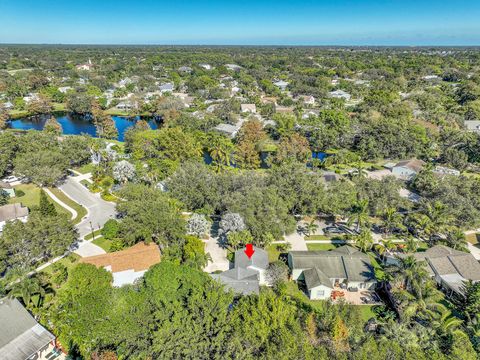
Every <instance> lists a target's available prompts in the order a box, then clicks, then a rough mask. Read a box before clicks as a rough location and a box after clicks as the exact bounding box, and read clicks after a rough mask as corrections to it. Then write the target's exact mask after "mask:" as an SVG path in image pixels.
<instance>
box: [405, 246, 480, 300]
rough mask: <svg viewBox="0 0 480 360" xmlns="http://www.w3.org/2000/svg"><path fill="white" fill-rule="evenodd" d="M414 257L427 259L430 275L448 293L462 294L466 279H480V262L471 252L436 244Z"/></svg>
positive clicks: (421, 259) (422, 259)
mask: <svg viewBox="0 0 480 360" xmlns="http://www.w3.org/2000/svg"><path fill="white" fill-rule="evenodd" d="M414 257H415V258H416V259H417V260H419V261H425V263H426V265H427V271H428V273H429V274H430V276H431V277H432V278H434V279H435V281H436V282H437V284H438V285H439V286H440V287H442V288H443V289H444V290H445V291H446V293H447V294H448V295H452V294H454V293H455V294H457V295H462V294H463V286H464V283H465V282H466V281H469V280H471V281H473V282H477V281H480V263H479V262H478V261H477V260H476V259H475V258H474V257H473V255H472V254H471V253H467V252H463V251H459V250H455V249H452V248H449V247H447V246H444V245H436V246H434V247H431V248H430V249H428V250H427V251H424V252H417V253H415V254H414Z"/></svg>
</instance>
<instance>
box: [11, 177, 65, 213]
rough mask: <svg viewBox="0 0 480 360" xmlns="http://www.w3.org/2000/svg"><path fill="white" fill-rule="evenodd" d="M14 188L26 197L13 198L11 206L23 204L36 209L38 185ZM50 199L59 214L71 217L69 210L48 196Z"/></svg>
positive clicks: (38, 199)
mask: <svg viewBox="0 0 480 360" xmlns="http://www.w3.org/2000/svg"><path fill="white" fill-rule="evenodd" d="M14 188H15V193H17V192H18V191H22V192H23V193H24V194H25V195H22V196H15V197H14V198H11V199H10V200H9V202H10V204H14V203H21V204H22V205H23V206H26V207H28V208H29V209H32V208H33V207H36V206H38V205H39V203H40V188H39V187H38V186H37V185H34V184H20V185H16V186H14ZM47 196H48V194H47ZM48 198H49V200H50V201H51V202H52V203H53V204H54V205H55V209H56V210H57V212H58V213H59V214H66V215H68V216H69V217H70V216H71V213H70V212H69V211H68V210H66V209H64V208H63V207H62V206H60V205H59V204H57V202H55V201H53V199H52V198H50V196H48Z"/></svg>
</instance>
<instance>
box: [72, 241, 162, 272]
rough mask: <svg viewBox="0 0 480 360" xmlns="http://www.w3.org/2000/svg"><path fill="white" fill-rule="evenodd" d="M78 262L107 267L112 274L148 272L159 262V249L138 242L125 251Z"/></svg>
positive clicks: (87, 258) (152, 245) (151, 244)
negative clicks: (126, 271) (130, 271)
mask: <svg viewBox="0 0 480 360" xmlns="http://www.w3.org/2000/svg"><path fill="white" fill-rule="evenodd" d="M80 262H82V263H86V264H92V265H95V266H97V267H109V268H110V270H111V271H112V273H116V272H120V271H125V270H134V271H135V272H138V271H143V270H148V269H149V268H150V267H151V266H153V265H155V264H157V263H159V262H160V249H159V248H158V246H157V245H156V244H154V243H150V244H148V245H146V244H145V243H143V242H140V243H138V244H136V245H134V246H132V247H131V248H128V249H126V250H122V251H116V252H113V253H108V254H103V255H96V256H89V257H84V258H82V259H80Z"/></svg>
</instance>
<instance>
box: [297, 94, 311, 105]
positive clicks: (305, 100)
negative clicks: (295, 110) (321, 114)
mask: <svg viewBox="0 0 480 360" xmlns="http://www.w3.org/2000/svg"><path fill="white" fill-rule="evenodd" d="M298 100H299V101H301V102H303V103H304V104H305V105H315V98H314V97H313V96H312V95H300V96H299V97H298Z"/></svg>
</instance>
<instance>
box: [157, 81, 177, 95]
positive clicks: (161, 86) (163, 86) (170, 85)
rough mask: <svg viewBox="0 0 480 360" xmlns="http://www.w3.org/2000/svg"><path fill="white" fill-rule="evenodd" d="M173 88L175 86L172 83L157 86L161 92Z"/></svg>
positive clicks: (171, 90)
mask: <svg viewBox="0 0 480 360" xmlns="http://www.w3.org/2000/svg"><path fill="white" fill-rule="evenodd" d="M174 89H175V87H174V85H173V84H172V83H166V84H162V85H160V86H159V90H160V92H161V93H162V94H165V93H167V92H169V93H172V92H173V90H174Z"/></svg>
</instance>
